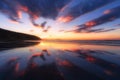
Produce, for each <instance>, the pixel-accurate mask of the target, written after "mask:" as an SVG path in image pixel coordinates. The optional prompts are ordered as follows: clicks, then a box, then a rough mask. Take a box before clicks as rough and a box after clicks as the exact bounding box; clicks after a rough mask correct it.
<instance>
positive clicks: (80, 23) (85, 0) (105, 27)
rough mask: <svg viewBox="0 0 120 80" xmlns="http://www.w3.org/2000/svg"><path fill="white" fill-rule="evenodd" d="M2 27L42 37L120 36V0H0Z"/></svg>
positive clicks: (115, 37)
mask: <svg viewBox="0 0 120 80" xmlns="http://www.w3.org/2000/svg"><path fill="white" fill-rule="evenodd" d="M0 28H3V29H7V30H12V31H16V32H22V33H28V34H32V35H36V36H39V37H40V38H43V39H65V40H103V39H115V40H116V39H117V40H118V39H119V40H120V0H0ZM8 35H9V34H8Z"/></svg>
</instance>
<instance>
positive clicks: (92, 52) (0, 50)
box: [0, 41, 120, 80]
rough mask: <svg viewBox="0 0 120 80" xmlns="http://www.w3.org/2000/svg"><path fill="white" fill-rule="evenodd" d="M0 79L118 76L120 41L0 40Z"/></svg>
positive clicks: (105, 79)
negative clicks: (7, 41)
mask: <svg viewBox="0 0 120 80" xmlns="http://www.w3.org/2000/svg"><path fill="white" fill-rule="evenodd" d="M0 80H120V41H76V42H73V41H69V42H64V41H63V42H62V41H60V42H59V41H31V42H30V41H28V42H27V41H26V42H22V43H21V42H12V43H10V42H9V43H2V42H1V43H0Z"/></svg>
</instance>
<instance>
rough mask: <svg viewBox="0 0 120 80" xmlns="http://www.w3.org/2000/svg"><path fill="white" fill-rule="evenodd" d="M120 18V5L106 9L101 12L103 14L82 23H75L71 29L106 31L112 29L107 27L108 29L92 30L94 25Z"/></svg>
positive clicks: (76, 30)
mask: <svg viewBox="0 0 120 80" xmlns="http://www.w3.org/2000/svg"><path fill="white" fill-rule="evenodd" d="M118 18H120V6H118V7H115V8H112V9H109V10H106V11H105V12H103V15H102V16H100V17H98V18H96V19H93V20H91V21H88V22H86V23H84V24H81V25H77V26H75V28H77V29H75V30H73V31H74V32H106V31H111V30H113V29H108V30H104V29H102V30H101V29H97V30H95V31H94V30H92V29H93V28H94V27H95V26H98V25H101V24H104V23H107V22H110V21H113V20H116V19H118Z"/></svg>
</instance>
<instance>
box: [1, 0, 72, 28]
mask: <svg viewBox="0 0 120 80" xmlns="http://www.w3.org/2000/svg"><path fill="white" fill-rule="evenodd" d="M69 1H70V0H0V12H2V13H4V14H6V15H7V16H8V18H10V19H11V20H13V21H19V18H20V12H21V11H24V12H26V13H28V14H29V16H30V20H31V22H32V23H33V25H35V26H39V25H38V24H36V23H35V21H34V20H36V19H37V18H39V17H43V18H50V19H55V18H56V17H57V15H58V13H59V11H60V10H61V9H62V8H63V7H64V6H65V5H66V4H67V3H68V2H69Z"/></svg>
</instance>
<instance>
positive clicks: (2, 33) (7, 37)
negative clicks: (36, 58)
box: [0, 28, 40, 42]
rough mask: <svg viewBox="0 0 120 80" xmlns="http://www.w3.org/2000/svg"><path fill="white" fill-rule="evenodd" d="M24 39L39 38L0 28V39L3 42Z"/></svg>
mask: <svg viewBox="0 0 120 80" xmlns="http://www.w3.org/2000/svg"><path fill="white" fill-rule="evenodd" d="M24 40H40V38H39V37H37V36H34V35H29V34H24V33H18V32H13V31H8V30H4V29H1V28H0V41H2V42H4V41H24Z"/></svg>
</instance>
